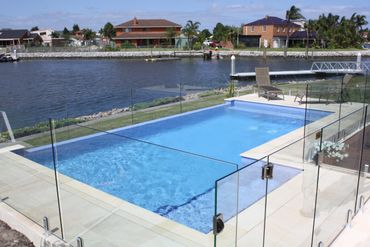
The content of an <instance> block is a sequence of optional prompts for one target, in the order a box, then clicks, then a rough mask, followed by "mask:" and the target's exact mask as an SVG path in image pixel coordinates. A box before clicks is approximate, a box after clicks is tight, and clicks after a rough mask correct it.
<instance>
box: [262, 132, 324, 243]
mask: <svg viewBox="0 0 370 247" xmlns="http://www.w3.org/2000/svg"><path fill="white" fill-rule="evenodd" d="M314 135H315V134H312V136H307V138H308V139H314V138H315V137H314ZM303 141H304V139H301V140H299V141H297V142H294V143H293V144H291V145H289V146H287V147H285V148H282V149H281V150H279V151H277V152H275V153H273V154H271V155H270V156H269V164H270V165H272V166H273V176H272V178H270V179H269V180H268V191H269V194H268V195H267V207H266V238H265V245H264V246H271V247H272V246H273V247H275V246H291V247H295V246H302V247H303V246H311V236H312V224H313V218H314V208H315V193H316V183H317V172H318V166H317V164H316V162H315V160H314V159H313V157H311V158H310V159H306V160H304V159H303V156H302V152H303Z"/></svg>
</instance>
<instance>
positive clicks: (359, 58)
mask: <svg viewBox="0 0 370 247" xmlns="http://www.w3.org/2000/svg"><path fill="white" fill-rule="evenodd" d="M361 60H362V59H361V52H359V53H358V54H357V64H356V69H357V70H359V71H360V70H361Z"/></svg>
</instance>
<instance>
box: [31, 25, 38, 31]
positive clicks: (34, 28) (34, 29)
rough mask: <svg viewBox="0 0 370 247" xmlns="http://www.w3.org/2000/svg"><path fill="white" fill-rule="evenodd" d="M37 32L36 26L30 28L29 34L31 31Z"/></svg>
mask: <svg viewBox="0 0 370 247" xmlns="http://www.w3.org/2000/svg"><path fill="white" fill-rule="evenodd" d="M38 30H39V27H38V26H34V27H32V28H31V32H32V31H38Z"/></svg>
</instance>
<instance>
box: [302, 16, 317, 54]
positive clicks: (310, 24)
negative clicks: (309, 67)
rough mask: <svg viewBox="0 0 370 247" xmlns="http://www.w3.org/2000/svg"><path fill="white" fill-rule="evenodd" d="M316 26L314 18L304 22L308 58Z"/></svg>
mask: <svg viewBox="0 0 370 247" xmlns="http://www.w3.org/2000/svg"><path fill="white" fill-rule="evenodd" d="M314 28H315V22H314V21H313V20H308V22H306V23H305V24H304V29H305V30H306V58H308V48H309V43H310V36H311V34H312V33H313V30H314Z"/></svg>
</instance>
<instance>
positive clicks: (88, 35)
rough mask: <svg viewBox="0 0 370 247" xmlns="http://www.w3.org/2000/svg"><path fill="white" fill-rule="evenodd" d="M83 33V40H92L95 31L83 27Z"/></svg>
mask: <svg viewBox="0 0 370 247" xmlns="http://www.w3.org/2000/svg"><path fill="white" fill-rule="evenodd" d="M83 34H84V38H85V40H93V39H94V38H95V37H96V33H95V32H94V31H92V30H91V29H89V28H87V29H84V31H83Z"/></svg>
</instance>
